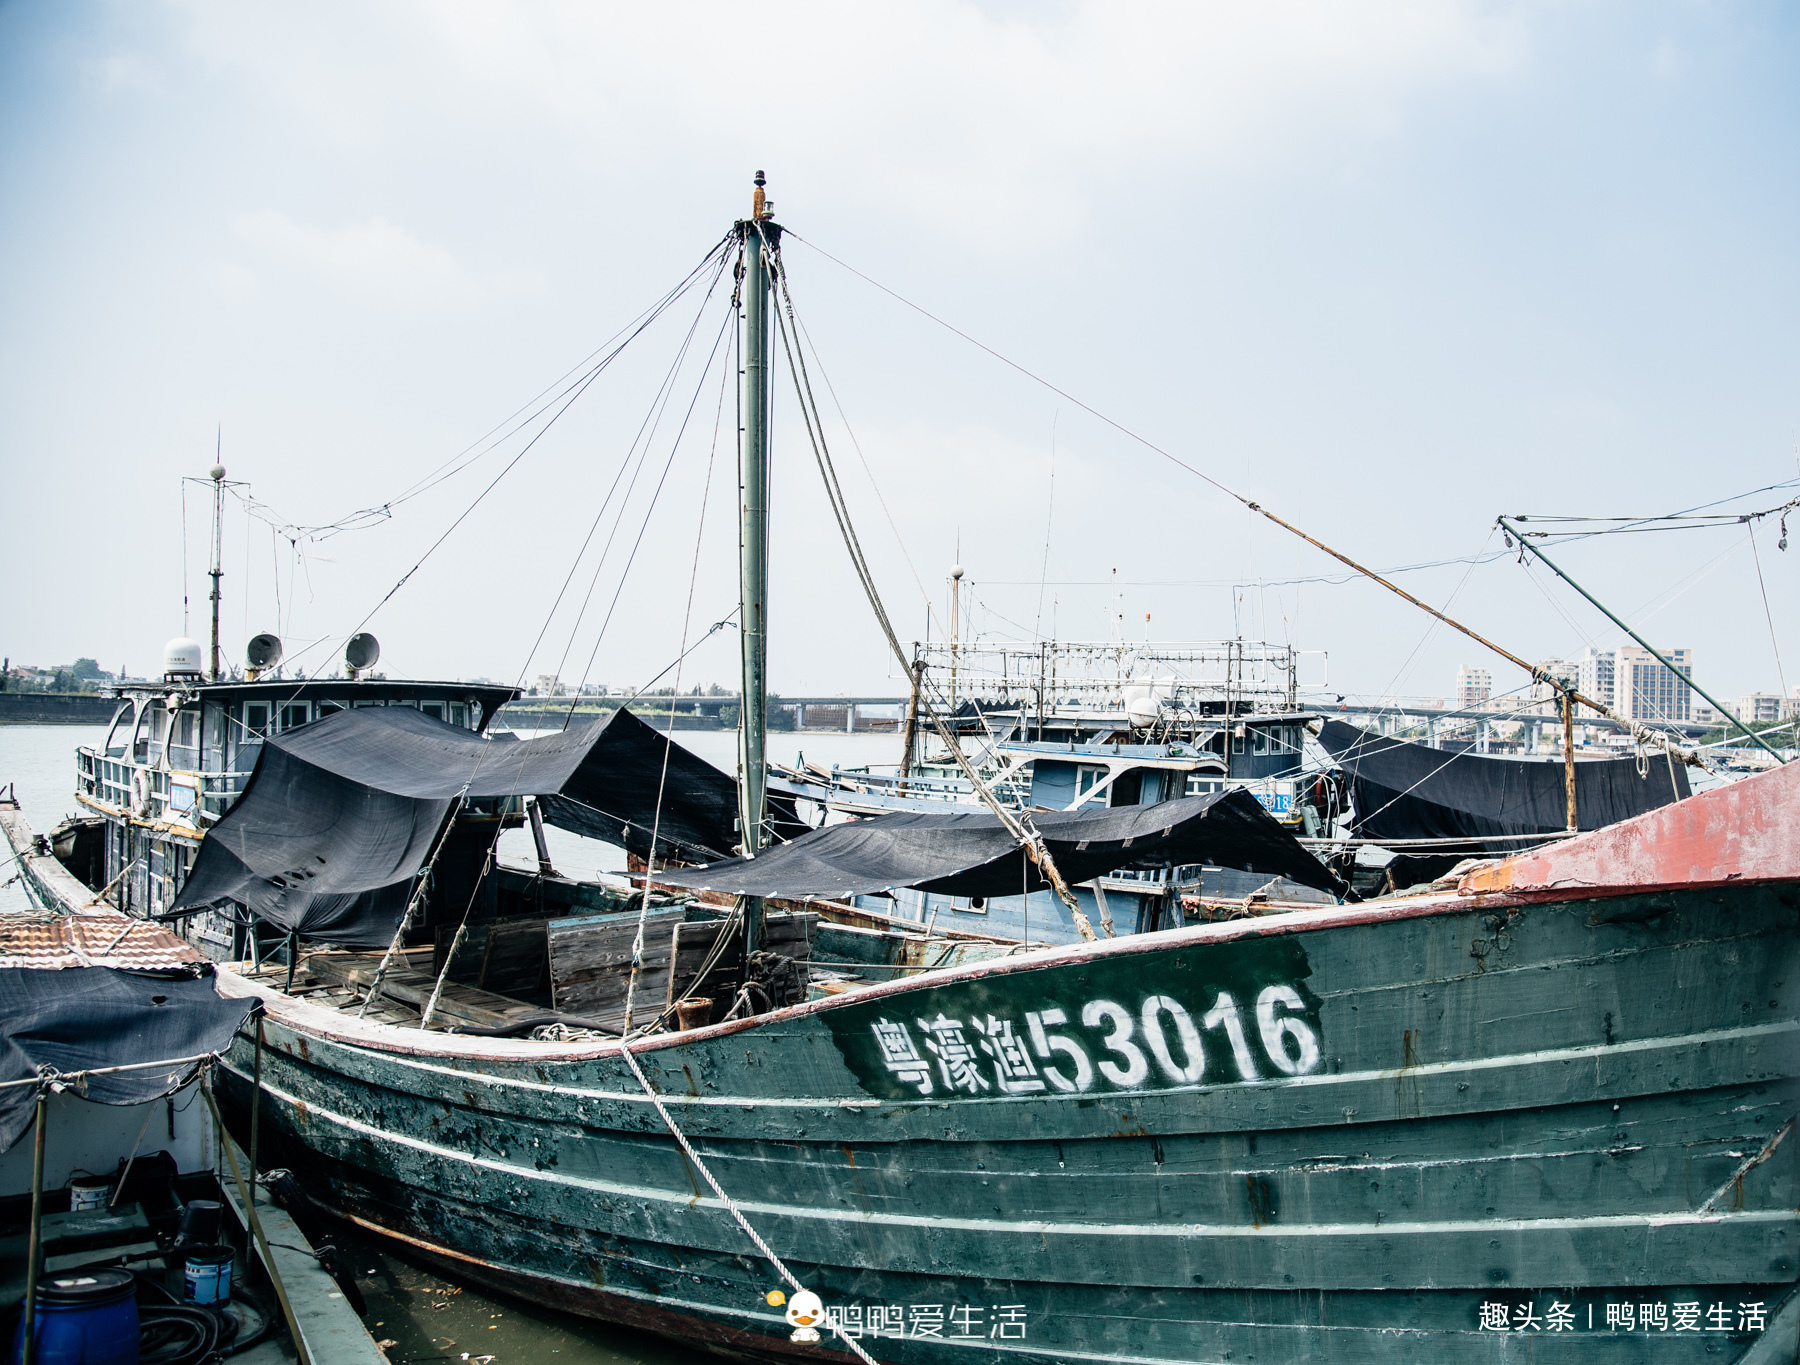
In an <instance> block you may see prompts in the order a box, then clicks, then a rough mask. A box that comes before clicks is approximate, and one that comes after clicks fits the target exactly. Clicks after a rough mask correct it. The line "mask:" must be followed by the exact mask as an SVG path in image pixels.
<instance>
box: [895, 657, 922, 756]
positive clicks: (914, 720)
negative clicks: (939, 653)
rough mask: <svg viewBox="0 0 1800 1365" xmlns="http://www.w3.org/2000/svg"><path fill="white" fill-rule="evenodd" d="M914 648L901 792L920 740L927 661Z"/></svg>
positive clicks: (902, 753)
mask: <svg viewBox="0 0 1800 1365" xmlns="http://www.w3.org/2000/svg"><path fill="white" fill-rule="evenodd" d="M918 648H919V647H918V646H917V645H914V646H913V664H912V696H910V697H908V698H907V701H906V747H905V748H904V749H903V750H901V753H900V790H901V791H903V792H904V791H905V790H906V779H907V778H909V777H911V776H912V765H913V747H914V745H916V744H917V743H918V738H919V690H920V688H921V687H923V686H924V683H925V661H924V660H923V659H921V658H919V657H918Z"/></svg>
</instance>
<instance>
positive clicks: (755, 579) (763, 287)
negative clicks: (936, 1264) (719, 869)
mask: <svg viewBox="0 0 1800 1365" xmlns="http://www.w3.org/2000/svg"><path fill="white" fill-rule="evenodd" d="M765 183H766V182H765V181H764V179H763V173H762V172H761V171H758V172H757V173H756V190H755V193H754V194H753V195H752V197H751V209H750V213H751V216H750V217H749V218H748V219H747V220H745V221H743V222H740V223H739V224H738V235H739V239H740V240H741V241H742V242H743V245H744V295H743V300H744V400H743V401H744V408H743V410H744V429H743V436H742V447H741V451H740V456H739V470H738V477H739V485H740V486H741V488H742V489H743V494H742V499H743V500H742V506H741V508H740V513H741V521H740V523H739V527H740V534H739V545H740V546H741V550H740V564H739V577H738V607H739V617H738V619H739V621H740V622H741V623H742V628H741V629H740V631H739V632H738V635H739V640H740V643H741V646H742V649H743V686H742V688H741V692H742V696H743V727H744V778H743V783H742V786H741V789H740V792H739V798H738V800H739V807H738V811H739V814H738V819H739V824H740V826H741V831H742V834H743V849H744V855H745V856H746V857H751V858H754V857H755V856H756V855H757V854H758V853H760V852H761V851H762V850H763V849H764V848H766V847H767V846H768V834H767V830H766V826H765V819H766V815H767V808H768V781H769V774H768V731H769V709H768V646H769V639H768V630H769V625H768V599H769V379H770V369H769V325H770V316H769V287H770V279H769V261H768V260H767V259H766V258H765V257H764V254H763V253H764V251H765V250H768V251H773V250H774V249H775V247H776V244H777V243H778V242H779V241H780V240H781V229H780V228H778V227H777V226H775V224H774V223H773V222H771V221H769V217H770V213H769V209H768V208H767V206H766V204H765V201H764V198H763V185H764V184H765ZM762 936H763V903H762V900H761V898H760V897H756V896H746V897H745V898H744V957H745V967H746V970H748V965H749V955H750V954H751V953H753V952H755V951H756V950H757V949H758V948H760V947H761V946H762Z"/></svg>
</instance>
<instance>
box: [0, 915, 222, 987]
mask: <svg viewBox="0 0 1800 1365" xmlns="http://www.w3.org/2000/svg"><path fill="white" fill-rule="evenodd" d="M204 961H206V959H205V957H204V956H202V954H201V953H200V952H199V951H198V950H197V949H195V948H194V947H193V946H191V945H190V944H187V943H183V942H182V941H181V940H180V939H178V938H177V937H175V935H174V934H172V933H170V932H169V931H168V930H167V929H165V928H164V927H163V926H162V925H160V924H152V923H151V922H150V921H148V920H141V919H132V918H131V917H129V916H127V915H122V914H120V913H119V912H118V911H116V910H100V909H95V910H93V911H90V912H88V913H86V914H80V915H46V914H42V913H37V912H32V913H20V914H4V915H0V967H37V968H42V969H44V970H48V971H56V970H59V969H60V968H63V967H120V968H124V969H125V970H127V971H140V972H142V971H170V970H181V969H184V968H188V967H192V966H194V965H195V964H198V963H202V962H204Z"/></svg>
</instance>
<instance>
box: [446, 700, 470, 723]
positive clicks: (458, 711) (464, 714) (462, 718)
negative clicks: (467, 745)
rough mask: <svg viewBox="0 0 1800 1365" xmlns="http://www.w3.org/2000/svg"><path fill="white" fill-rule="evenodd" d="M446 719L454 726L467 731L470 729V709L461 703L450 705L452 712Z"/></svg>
mask: <svg viewBox="0 0 1800 1365" xmlns="http://www.w3.org/2000/svg"><path fill="white" fill-rule="evenodd" d="M446 719H447V720H448V721H449V722H450V723H451V724H452V725H456V726H460V727H461V728H463V729H465V730H466V729H468V728H469V708H468V707H467V706H466V705H465V704H464V703H462V702H460V701H453V702H451V703H450V712H449V715H448V716H447V717H446Z"/></svg>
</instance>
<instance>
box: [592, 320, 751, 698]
mask: <svg viewBox="0 0 1800 1365" xmlns="http://www.w3.org/2000/svg"><path fill="white" fill-rule="evenodd" d="M731 316H732V315H731V314H730V313H727V314H726V315H725V321H724V322H723V323H722V324H721V325H720V327H719V332H718V335H717V336H716V337H715V338H714V339H713V349H712V351H711V352H710V353H709V354H708V355H707V357H706V365H705V367H704V368H703V369H702V371H701V374H700V382H699V383H698V384H696V385H695V386H694V396H693V397H692V398H691V399H689V400H688V406H687V411H686V412H685V413H683V414H682V418H681V426H680V428H679V429H678V430H677V431H676V433H675V440H674V442H673V444H671V445H670V447H669V458H668V459H667V460H665V461H664V462H663V468H662V474H661V475H660V476H659V477H658V478H657V481H656V488H655V490H654V491H653V492H652V493H651V495H650V505H649V507H647V508H645V509H644V519H643V521H642V522H640V523H639V525H638V533H637V539H635V540H634V541H632V543H631V553H630V554H629V555H627V556H626V559H625V567H624V568H623V569H622V570H621V571H620V573H619V583H618V586H617V587H615V588H614V589H613V595H612V601H611V602H609V603H608V604H607V608H606V615H605V617H604V618H603V619H602V620H601V622H600V630H599V633H598V634H596V635H595V636H594V647H593V649H592V650H590V651H589V652H588V660H587V664H586V665H585V666H584V667H583V668H582V670H581V686H583V687H585V686H586V685H587V680H588V677H589V675H590V674H591V673H592V672H593V668H594V661H595V660H596V659H597V658H599V656H600V645H601V643H602V642H603V641H604V640H605V639H606V631H607V628H608V627H609V626H610V625H612V619H613V613H614V612H615V611H617V610H618V606H619V598H620V596H621V595H623V593H624V591H625V580H626V579H627V578H628V577H629V576H630V574H631V566H632V565H633V564H635V563H636V562H637V555H638V551H639V550H640V549H641V548H642V547H643V544H644V534H645V532H647V531H648V530H649V529H650V516H651V514H652V513H653V512H655V511H656V504H657V502H658V501H659V500H660V499H661V497H662V491H663V487H664V486H665V485H666V484H667V483H668V479H669V470H670V469H671V468H672V467H673V465H674V463H675V453H676V452H677V451H678V450H680V449H681V442H682V439H683V437H685V436H686V434H687V429H688V423H689V422H690V421H691V420H692V419H693V416H694V408H695V407H696V406H697V405H698V404H699V402H700V394H701V392H702V390H703V388H704V386H705V383H706V376H707V374H708V373H709V372H710V371H711V370H712V363H713V359H714V357H716V356H717V355H718V353H719V344H720V342H721V341H722V340H723V339H724V337H725V333H726V330H727V328H728V327H729V326H730V324H731ZM659 420H660V419H659ZM646 449H648V447H646ZM621 511H623V508H621ZM584 609H585V608H584ZM576 695H577V697H579V696H580V692H579V690H577V693H576ZM669 709H670V713H671V714H673V712H674V707H673V706H671V707H670V708H669ZM574 713H575V708H574V705H573V704H571V705H570V707H569V715H570V716H573V715H574ZM563 725H564V727H565V728H566V727H567V726H568V717H564V720H563Z"/></svg>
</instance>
